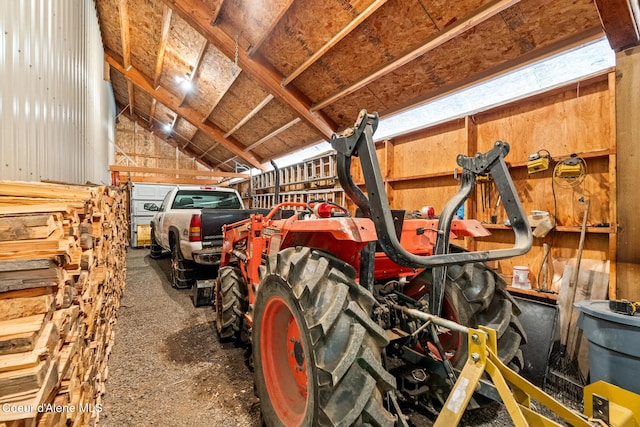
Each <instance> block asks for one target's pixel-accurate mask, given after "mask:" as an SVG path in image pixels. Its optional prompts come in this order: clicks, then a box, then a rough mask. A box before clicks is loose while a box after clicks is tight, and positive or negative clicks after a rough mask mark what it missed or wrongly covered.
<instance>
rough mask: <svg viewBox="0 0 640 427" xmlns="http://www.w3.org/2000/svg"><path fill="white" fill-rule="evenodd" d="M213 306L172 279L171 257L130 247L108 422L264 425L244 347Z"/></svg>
mask: <svg viewBox="0 0 640 427" xmlns="http://www.w3.org/2000/svg"><path fill="white" fill-rule="evenodd" d="M213 319H214V312H213V310H212V308H211V307H210V306H209V307H198V308H196V307H194V305H193V303H192V301H191V291H188V290H177V289H174V288H172V287H171V285H170V283H169V259H168V258H162V259H159V260H152V259H151V258H149V251H148V250H144V249H133V250H132V249H129V252H128V254H127V286H126V290H125V295H124V297H123V299H122V306H121V307H120V312H119V313H118V322H117V324H116V326H115V333H116V336H115V344H114V347H113V352H112V354H111V358H110V359H109V378H108V382H107V392H106V394H105V396H104V400H103V403H104V411H103V412H102V414H101V417H100V418H101V425H103V426H113V427H121V426H154V425H157V426H189V427H192V426H222V425H229V426H236V427H243V426H260V425H261V422H260V416H259V412H260V411H259V406H258V399H257V398H256V397H255V396H254V392H253V376H252V374H251V372H250V371H249V370H248V368H247V367H246V366H245V364H244V360H245V357H244V352H245V350H244V349H241V348H235V347H234V346H233V345H230V346H228V347H227V344H225V347H223V345H221V344H220V343H219V342H218V340H217V337H216V332H215V325H214V322H213Z"/></svg>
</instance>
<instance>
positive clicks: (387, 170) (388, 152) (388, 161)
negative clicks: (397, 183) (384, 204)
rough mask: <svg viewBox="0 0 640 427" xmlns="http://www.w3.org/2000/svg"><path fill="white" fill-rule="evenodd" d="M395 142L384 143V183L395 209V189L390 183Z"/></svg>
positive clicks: (388, 140) (390, 202)
mask: <svg viewBox="0 0 640 427" xmlns="http://www.w3.org/2000/svg"><path fill="white" fill-rule="evenodd" d="M393 148H394V147H393V141H392V140H390V139H387V140H385V141H384V148H383V149H384V160H383V161H384V169H383V170H384V172H383V175H384V181H385V184H384V186H385V191H386V192H387V197H389V206H391V207H392V208H393V206H394V204H393V187H392V185H391V183H390V182H389V178H391V177H393Z"/></svg>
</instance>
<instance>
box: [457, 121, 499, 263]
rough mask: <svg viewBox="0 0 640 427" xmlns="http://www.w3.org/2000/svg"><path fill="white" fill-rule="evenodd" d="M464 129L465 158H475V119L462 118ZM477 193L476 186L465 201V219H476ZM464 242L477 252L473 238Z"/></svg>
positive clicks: (478, 189) (476, 146) (476, 130)
mask: <svg viewBox="0 0 640 427" xmlns="http://www.w3.org/2000/svg"><path fill="white" fill-rule="evenodd" d="M464 127H465V129H466V130H467V156H469V157H472V156H475V155H476V153H477V152H478V126H477V125H476V121H475V117H473V116H466V117H465V118H464ZM487 185H488V184H487ZM478 191H483V189H480V188H478V186H476V188H475V191H474V193H473V194H472V196H471V197H469V198H468V199H467V202H466V203H465V207H464V217H465V219H478V218H477V217H478ZM483 219H484V218H483ZM465 241H466V242H465V243H466V247H467V249H468V250H470V251H476V250H478V249H477V247H478V245H477V243H476V239H474V238H473V237H466V238H465ZM494 264H495V265H494ZM494 264H492V266H494V267H497V263H494Z"/></svg>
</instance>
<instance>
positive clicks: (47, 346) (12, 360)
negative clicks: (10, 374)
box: [0, 322, 60, 372]
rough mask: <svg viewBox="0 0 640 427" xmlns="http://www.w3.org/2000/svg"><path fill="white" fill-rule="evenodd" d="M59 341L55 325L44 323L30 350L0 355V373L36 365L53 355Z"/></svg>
mask: <svg viewBox="0 0 640 427" xmlns="http://www.w3.org/2000/svg"><path fill="white" fill-rule="evenodd" d="M1 340H3V338H0V343H1V342H2V341H1ZM59 341H60V335H59V333H58V328H57V326H56V324H55V323H54V322H46V323H45V325H44V328H43V329H42V333H40V335H39V337H38V339H37V341H36V343H35V345H33V349H32V350H30V351H26V352H21V353H14V354H2V355H0V372H7V371H14V370H18V369H26V368H31V367H34V366H36V365H38V363H40V361H42V360H43V359H44V358H46V357H47V356H49V355H50V354H52V353H53V351H54V350H55V349H56V348H57V347H58V344H59ZM0 345H2V344H0ZM0 354H1V352H0Z"/></svg>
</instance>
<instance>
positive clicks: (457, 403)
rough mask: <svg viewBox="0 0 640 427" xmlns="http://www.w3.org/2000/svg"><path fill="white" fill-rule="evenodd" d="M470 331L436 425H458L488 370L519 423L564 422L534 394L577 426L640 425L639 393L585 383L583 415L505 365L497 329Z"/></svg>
mask: <svg viewBox="0 0 640 427" xmlns="http://www.w3.org/2000/svg"><path fill="white" fill-rule="evenodd" d="M404 311H405V312H408V311H414V310H404ZM423 314H424V313H423ZM416 317H424V316H416ZM429 317H430V319H429V321H433V322H434V323H436V324H438V323H440V322H439V320H441V319H440V318H437V317H435V316H431V315H429ZM425 320H426V319H425ZM442 326H444V325H442ZM445 327H446V326H445ZM465 329H467V328H465ZM467 335H468V341H469V347H468V348H469V358H468V360H467V363H466V365H465V366H464V368H463V369H462V371H461V372H460V376H459V377H458V380H457V381H456V383H455V385H454V387H453V390H452V391H451V393H450V394H449V397H448V398H447V401H446V402H445V404H444V407H443V408H442V410H441V412H440V415H439V416H438V418H437V420H436V422H435V424H434V426H435V427H450V426H455V425H458V423H459V422H460V418H461V417H462V414H463V413H464V411H465V410H466V408H467V405H468V404H469V401H470V400H471V396H472V395H473V392H474V391H475V390H476V388H477V387H478V383H479V381H480V379H481V377H482V375H483V374H484V373H485V372H486V373H487V374H488V375H489V377H491V380H492V381H493V384H494V385H495V387H496V389H497V390H498V392H499V393H500V397H501V398H502V402H503V403H504V405H505V407H506V408H507V411H508V412H509V415H510V416H511V419H512V420H513V423H514V425H515V426H516V427H524V426H545V427H546V426H562V424H559V423H557V422H556V421H553V420H551V419H549V418H547V417H545V416H543V415H541V414H539V413H537V412H536V411H535V409H534V408H532V405H531V398H534V399H535V400H536V401H537V402H539V403H540V404H542V405H544V406H546V407H547V408H548V409H549V410H550V411H551V412H553V413H554V414H556V415H558V416H559V417H560V418H562V419H563V420H564V421H566V422H567V423H569V424H570V425H572V426H575V427H581V426H585V427H586V426H589V427H592V426H611V427H613V426H615V427H640V395H637V394H635V393H632V392H630V391H628V390H624V389H622V388H620V387H617V386H614V385H612V384H608V383H605V382H603V381H598V382H596V383H594V384H591V385H588V386H586V387H585V390H584V411H585V414H580V413H578V412H576V411H573V410H571V409H570V408H568V407H566V406H565V405H563V404H562V403H560V402H558V401H557V400H555V399H554V398H553V397H551V396H550V395H549V394H547V393H545V392H544V391H542V390H541V389H540V388H538V387H536V386H535V385H533V384H531V383H530V382H529V381H527V380H526V379H524V378H522V377H521V376H520V375H518V374H516V373H515V372H513V371H512V370H511V369H509V368H508V367H507V366H505V365H504V363H502V362H501V361H500V359H499V358H498V357H497V356H496V355H497V354H498V351H497V343H498V340H497V336H496V331H494V330H493V329H490V328H486V327H483V326H480V327H479V328H478V329H472V328H468V329H467Z"/></svg>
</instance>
